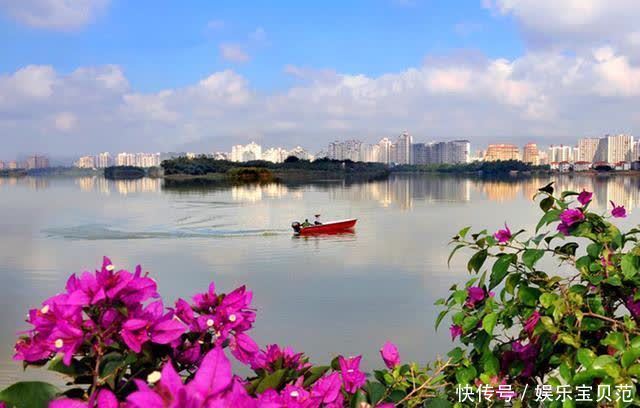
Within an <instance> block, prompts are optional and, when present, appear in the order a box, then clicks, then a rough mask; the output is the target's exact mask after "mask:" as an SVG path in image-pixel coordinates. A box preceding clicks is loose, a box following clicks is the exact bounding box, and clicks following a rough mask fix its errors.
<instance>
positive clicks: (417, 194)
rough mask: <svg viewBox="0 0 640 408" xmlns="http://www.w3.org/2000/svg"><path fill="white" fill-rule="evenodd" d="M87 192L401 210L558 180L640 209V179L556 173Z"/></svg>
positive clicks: (561, 185)
mask: <svg viewBox="0 0 640 408" xmlns="http://www.w3.org/2000/svg"><path fill="white" fill-rule="evenodd" d="M58 180H59V179H57V178H54V177H51V178H49V177H19V178H15V177H11V178H0V188H2V187H14V186H17V187H24V188H28V189H32V190H36V191H38V190H44V189H48V188H50V187H51V183H55V182H56V181H58ZM73 180H74V184H75V185H76V186H77V187H78V188H79V189H80V191H82V192H97V193H100V194H104V195H110V194H117V195H121V196H126V195H129V194H139V193H144V194H146V193H159V192H161V191H166V192H170V193H176V192H177V193H181V192H184V193H187V194H188V193H192V192H194V191H200V192H202V193H207V192H211V191H225V190H226V191H230V192H231V198H232V200H233V201H236V202H244V203H257V202H259V201H262V200H264V199H284V198H286V199H296V200H299V199H302V197H303V194H304V193H305V192H306V191H326V192H328V193H329V195H330V197H331V198H332V199H336V200H350V201H373V202H376V203H378V204H379V205H380V206H381V207H395V208H399V209H402V210H407V209H411V208H413V206H414V204H415V202H416V201H427V202H459V203H464V202H469V201H471V197H472V196H473V195H475V194H479V195H480V196H482V197H484V198H485V199H486V200H489V201H494V202H499V203H504V202H509V201H513V200H516V199H518V198H524V199H527V200H528V199H531V198H532V197H533V196H534V195H535V193H536V192H537V191H538V188H540V187H541V186H542V185H544V184H546V183H548V182H549V181H554V182H555V183H556V185H557V188H558V189H561V190H572V191H582V189H586V190H589V191H593V192H594V193H595V194H594V196H595V197H594V204H595V205H598V206H602V207H604V206H606V205H607V204H608V203H609V201H613V202H615V203H616V204H618V205H624V206H625V207H626V208H627V210H633V209H634V208H636V207H637V206H638V205H640V177H638V176H581V175H555V176H551V177H541V178H535V177H532V178H521V179H514V178H510V177H507V178H503V179H480V178H468V177H455V176H447V175H424V176H411V175H403V174H395V175H391V176H390V177H389V178H388V179H385V180H376V181H367V182H360V183H358V182H356V183H348V184H347V183H344V182H327V183H315V184H307V185H295V186H294V185H288V184H282V183H267V184H246V185H229V184H225V183H220V182H216V183H213V184H212V183H175V182H169V181H163V180H162V179H157V178H143V179H138V180H107V179H105V178H104V177H97V176H90V177H78V178H75V179H73Z"/></svg>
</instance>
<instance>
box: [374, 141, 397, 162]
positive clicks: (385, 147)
mask: <svg viewBox="0 0 640 408" xmlns="http://www.w3.org/2000/svg"><path fill="white" fill-rule="evenodd" d="M392 145H393V143H391V140H389V139H388V138H386V137H384V138H382V139H380V141H379V142H378V149H379V151H378V160H377V161H378V162H380V163H385V164H390V163H391V153H392V149H391V146H392Z"/></svg>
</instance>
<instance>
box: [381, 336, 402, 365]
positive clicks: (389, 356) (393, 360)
mask: <svg viewBox="0 0 640 408" xmlns="http://www.w3.org/2000/svg"><path fill="white" fill-rule="evenodd" d="M380 355H381V356H382V360H384V363H385V365H386V366H387V367H388V368H389V369H393V368H394V367H396V366H398V365H400V353H399V352H398V347H396V345H395V344H393V343H391V342H390V341H387V342H386V343H384V345H383V346H382V348H381V349H380Z"/></svg>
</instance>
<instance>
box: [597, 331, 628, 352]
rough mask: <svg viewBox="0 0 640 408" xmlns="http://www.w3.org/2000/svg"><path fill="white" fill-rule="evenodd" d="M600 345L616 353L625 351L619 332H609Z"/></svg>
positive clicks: (622, 338) (621, 335) (622, 335)
mask: <svg viewBox="0 0 640 408" xmlns="http://www.w3.org/2000/svg"><path fill="white" fill-rule="evenodd" d="M600 343H602V345H603V346H611V347H613V348H615V349H616V350H618V351H622V350H624V349H625V341H624V334H622V333H620V332H611V333H609V334H607V337H605V338H604V339H603V340H602V341H601V342H600Z"/></svg>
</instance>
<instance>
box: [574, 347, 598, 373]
mask: <svg viewBox="0 0 640 408" xmlns="http://www.w3.org/2000/svg"><path fill="white" fill-rule="evenodd" d="M577 358H578V362H579V363H580V364H582V365H583V366H584V367H585V368H590V367H591V365H592V364H593V361H594V360H595V359H596V353H594V352H593V351H591V350H589V349H586V348H581V349H580V350H578V353H577Z"/></svg>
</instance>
